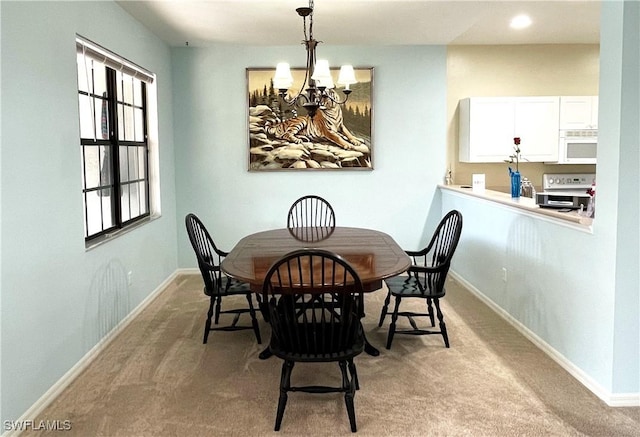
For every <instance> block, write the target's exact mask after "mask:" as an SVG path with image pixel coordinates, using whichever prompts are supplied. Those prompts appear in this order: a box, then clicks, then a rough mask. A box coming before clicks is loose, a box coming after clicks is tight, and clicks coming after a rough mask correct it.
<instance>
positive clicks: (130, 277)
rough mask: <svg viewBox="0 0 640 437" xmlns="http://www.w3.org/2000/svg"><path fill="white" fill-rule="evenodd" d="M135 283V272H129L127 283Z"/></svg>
mask: <svg viewBox="0 0 640 437" xmlns="http://www.w3.org/2000/svg"><path fill="white" fill-rule="evenodd" d="M132 283H133V272H129V273H127V284H129V285H131V284H132Z"/></svg>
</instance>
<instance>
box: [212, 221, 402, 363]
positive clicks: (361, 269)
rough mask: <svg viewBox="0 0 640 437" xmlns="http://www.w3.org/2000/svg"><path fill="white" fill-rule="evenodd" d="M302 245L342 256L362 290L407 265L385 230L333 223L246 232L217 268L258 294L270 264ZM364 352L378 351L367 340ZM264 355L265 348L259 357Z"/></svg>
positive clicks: (374, 286)
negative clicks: (360, 283) (247, 233)
mask: <svg viewBox="0 0 640 437" xmlns="http://www.w3.org/2000/svg"><path fill="white" fill-rule="evenodd" d="M304 248H308V249H324V250H328V251H331V252H334V253H336V254H338V255H340V256H342V257H343V258H344V259H346V260H347V262H349V264H351V266H352V267H353V268H354V269H355V271H356V272H357V273H358V276H359V277H360V280H361V281H362V286H363V291H364V292H365V293H368V292H373V291H376V290H379V289H380V288H382V281H383V280H384V279H385V278H390V277H392V276H396V275H399V274H400V273H403V272H405V271H406V270H407V269H408V268H409V267H410V266H411V259H410V258H409V256H408V255H407V254H406V252H405V251H404V250H403V249H402V248H401V247H400V246H399V245H398V243H396V242H395V241H394V239H393V238H391V236H389V235H388V234H385V233H384V232H380V231H376V230H373V229H365V228H354V227H342V226H335V227H299V228H283V229H273V230H268V231H262V232H258V233H255V234H251V235H248V236H246V237H244V238H242V239H241V240H240V241H238V243H237V244H236V245H235V247H234V248H233V249H232V250H231V251H230V252H229V254H228V255H227V256H226V257H225V258H224V260H223V261H222V263H221V265H220V268H221V269H222V271H223V272H224V273H225V274H226V275H228V276H229V277H231V278H233V279H236V280H238V281H242V282H246V283H248V284H249V286H250V287H251V289H252V290H253V291H254V292H255V293H258V294H259V293H261V292H262V285H263V282H264V278H265V276H266V274H267V271H268V270H269V268H270V267H271V265H272V264H273V263H274V262H275V261H277V260H278V259H280V258H281V257H282V256H284V255H286V254H288V253H289V252H292V251H294V250H298V249H304ZM363 316H364V314H363ZM365 352H367V353H368V354H369V355H373V356H377V355H379V353H380V352H379V350H378V349H377V348H375V347H374V346H373V345H371V344H370V343H369V342H368V341H365ZM268 356H269V353H268V349H267V350H266V351H263V352H262V353H261V356H260V358H267V357H268Z"/></svg>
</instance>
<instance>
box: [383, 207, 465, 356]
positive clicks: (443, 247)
mask: <svg viewBox="0 0 640 437" xmlns="http://www.w3.org/2000/svg"><path fill="white" fill-rule="evenodd" d="M461 233H462V214H461V213H460V212H459V211H456V210H452V211H450V212H449V213H447V214H446V215H445V216H444V217H443V218H442V220H441V221H440V223H439V224H438V227H437V228H436V230H435V232H434V234H433V236H432V238H431V241H430V242H429V244H428V245H427V247H425V248H424V249H422V250H419V251H406V252H407V255H409V256H410V257H411V258H412V259H413V265H412V266H411V267H409V270H408V276H404V275H402V276H395V277H393V278H390V279H385V283H386V285H387V288H388V289H389V292H388V293H387V297H386V299H385V301H384V305H383V307H382V313H381V314H380V321H379V322H378V326H382V324H383V322H384V319H385V317H386V315H387V312H388V307H389V303H390V301H391V296H394V297H395V305H394V308H393V313H392V315H391V325H390V326H389V333H388V335H387V349H391V342H392V341H393V336H394V335H395V334H409V335H429V334H441V335H442V338H443V340H444V344H445V346H446V347H449V336H448V335H447V326H446V324H445V322H444V315H443V314H442V310H441V308H440V299H442V298H443V297H444V296H445V293H446V290H445V286H444V285H445V281H446V279H447V274H448V272H449V267H450V265H451V258H452V257H453V254H454V252H455V250H456V247H457V246H458V241H459V240H460V234H461ZM404 298H417V299H424V300H425V301H426V304H427V312H426V313H423V312H413V311H399V308H400V302H401V301H402V299H404ZM433 305H435V307H436V316H437V318H438V323H439V330H435V329H430V328H428V329H422V328H419V327H418V325H417V323H416V322H415V320H414V317H423V316H427V317H429V320H430V322H431V328H435V318H434V313H433ZM399 316H403V317H407V319H408V321H409V324H410V325H411V329H402V330H398V329H396V322H397V321H398V317H399Z"/></svg>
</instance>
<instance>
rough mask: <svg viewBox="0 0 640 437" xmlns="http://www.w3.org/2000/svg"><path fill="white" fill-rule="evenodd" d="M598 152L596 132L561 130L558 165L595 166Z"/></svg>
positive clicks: (593, 130)
mask: <svg viewBox="0 0 640 437" xmlns="http://www.w3.org/2000/svg"><path fill="white" fill-rule="evenodd" d="M597 151H598V130H597V129H580V130H561V131H560V143H559V153H558V163H559V164H595V163H596V154H597Z"/></svg>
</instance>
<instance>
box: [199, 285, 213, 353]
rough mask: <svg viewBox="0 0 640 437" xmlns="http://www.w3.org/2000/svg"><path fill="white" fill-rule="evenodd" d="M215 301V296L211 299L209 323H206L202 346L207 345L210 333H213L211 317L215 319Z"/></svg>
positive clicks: (208, 313)
mask: <svg viewBox="0 0 640 437" xmlns="http://www.w3.org/2000/svg"><path fill="white" fill-rule="evenodd" d="M214 299H215V298H214V297H213V296H211V298H210V299H209V311H208V312H207V321H206V322H205V323H204V338H203V339H202V344H207V340H208V339H209V332H211V317H213V303H214Z"/></svg>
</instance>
